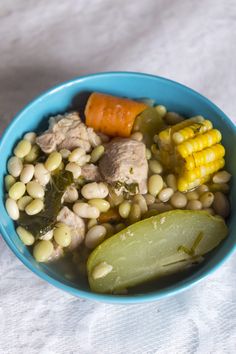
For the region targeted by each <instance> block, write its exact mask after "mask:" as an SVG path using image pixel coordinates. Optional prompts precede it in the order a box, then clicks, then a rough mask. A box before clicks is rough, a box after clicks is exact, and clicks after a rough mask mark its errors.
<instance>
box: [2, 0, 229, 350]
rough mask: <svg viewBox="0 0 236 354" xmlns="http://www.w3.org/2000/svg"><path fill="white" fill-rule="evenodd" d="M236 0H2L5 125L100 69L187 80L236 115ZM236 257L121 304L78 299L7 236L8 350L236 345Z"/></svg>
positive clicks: (5, 302)
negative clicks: (162, 295)
mask: <svg viewBox="0 0 236 354" xmlns="http://www.w3.org/2000/svg"><path fill="white" fill-rule="evenodd" d="M235 34H236V1H235V0H227V1H225V0H204V1H194V0H192V1H189V0H145V1H143V0H141V1H125V0H120V1H119V0H116V1H111V0H94V1H86V0H78V1H72V0H68V1H61V0H50V1H48V0H37V1H33V0H5V1H4V0H2V1H1V3H0V116H1V118H0V119H1V130H3V128H4V127H5V126H6V125H7V123H8V122H9V121H10V120H11V119H12V117H13V116H14V114H15V113H16V112H17V111H18V110H19V109H20V108H22V107H23V106H24V105H25V104H26V103H27V102H29V100H31V99H32V98H33V97H35V96H36V95H38V94H39V93H40V92H42V91H43V90H45V89H48V88H49V87H51V86H53V85H55V84H57V83H59V82H61V81H65V80H68V79H70V78H73V77H75V76H79V75H81V74H87V73H91V72H98V71H110V70H132V71H144V72H148V73H152V74H157V75H161V76H165V77H168V78H171V79H174V80H177V81H180V82H182V83H184V84H186V85H188V86H190V87H192V88H194V89H196V90H198V91H199V92H201V93H202V94H204V95H206V96H207V97H209V98H210V99H211V100H213V101H214V102H215V103H216V104H217V105H219V107H221V108H222V109H223V111H225V112H226V114H228V115H229V116H230V117H232V119H233V118H234V117H235V116H236V105H235V94H236V90H235V78H236V45H235V43H236V36H235ZM235 269H236V260H235V256H234V257H232V258H231V259H230V260H229V261H227V263H226V264H225V265H224V266H223V267H222V268H221V269H220V270H218V271H217V272H216V273H215V274H213V275H212V276H210V277H209V278H208V279H206V280H204V281H203V282H201V283H200V284H199V285H197V286H195V287H194V288H192V289H191V290H188V291H186V292H185V293H182V294H179V295H178V296H175V297H172V298H169V299H166V300H162V301H158V302H156V303H152V304H147V305H132V306H115V305H106V304H99V303H93V302H90V301H84V300H79V299H76V298H74V297H72V296H70V295H68V294H65V293H63V292H61V291H59V290H57V289H55V288H53V287H52V286H51V285H49V284H47V283H45V282H43V281H42V280H40V279H38V278H37V277H36V276H35V275H33V274H32V273H31V272H30V271H29V270H27V269H26V268H25V267H24V266H23V265H22V264H21V263H20V262H19V261H18V260H17V259H16V257H15V256H14V255H13V254H12V253H11V252H10V250H9V249H8V248H7V246H6V245H5V243H4V242H3V241H2V240H0V353H1V354H65V353H68V354H77V353H79V354H111V353H112V354H126V353H128V354H133V353H134V354H154V353H158V354H159V353H160V354H162V353H163V354H165V353H166V354H175V353H176V354H183V353H186V354H189V353H190V354H193V353H198V354H211V353H212V354H226V353H227V354H228V353H229V354H231V353H235V352H236V287H235V284H236V270H235Z"/></svg>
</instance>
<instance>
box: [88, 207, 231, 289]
mask: <svg viewBox="0 0 236 354" xmlns="http://www.w3.org/2000/svg"><path fill="white" fill-rule="evenodd" d="M227 232H228V229H227V226H226V224H225V222H224V220H223V219H222V218H220V217H217V216H216V217H215V216H211V215H210V214H208V213H207V212H205V211H191V210H173V211H168V212H165V213H162V214H159V215H156V216H153V217H150V218H148V219H145V220H142V221H140V222H137V223H135V224H133V225H131V226H129V227H127V228H126V229H124V230H122V231H120V232H119V233H117V234H116V235H114V236H112V237H110V238H109V239H107V240H106V241H104V242H103V243H102V244H100V245H99V246H98V247H97V248H96V249H95V250H94V251H93V252H92V253H91V255H90V256H89V259H88V262H87V272H88V279H89V284H90V287H91V290H92V291H95V292H98V293H112V292H114V291H116V290H119V289H124V288H130V287H133V286H136V285H139V284H143V283H145V282H147V281H150V280H153V279H158V278H160V277H163V276H164V275H169V274H174V273H177V272H180V271H182V270H183V269H185V268H186V267H187V266H190V265H191V264H193V263H195V262H196V261H197V262H198V261H199V258H201V256H203V255H205V254H206V253H208V252H210V251H211V250H213V249H214V248H215V247H217V246H218V245H219V243H220V242H221V241H222V240H223V239H224V238H225V237H226V236H227ZM104 265H105V267H104ZM106 267H107V269H106ZM100 268H101V270H102V271H100ZM98 274H100V275H99V276H98ZM94 275H95V276H94Z"/></svg>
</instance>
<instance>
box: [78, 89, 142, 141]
mask: <svg viewBox="0 0 236 354" xmlns="http://www.w3.org/2000/svg"><path fill="white" fill-rule="evenodd" d="M147 107H148V106H147V105H146V104H144V103H142V102H136V101H132V100H129V99H126V98H121V97H115V96H110V95H105V94H103V93H99V92H94V93H92V94H91V95H90V97H89V99H88V102H87V104H86V107H85V118H86V125H87V126H88V127H92V128H93V129H94V130H95V131H97V132H101V133H104V134H107V135H109V136H120V137H124V138H127V137H129V136H130V134H131V131H132V127H133V124H134V120H135V118H136V117H137V115H139V114H140V113H141V112H143V111H144V110H145V109H146V108H147Z"/></svg>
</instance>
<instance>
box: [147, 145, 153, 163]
mask: <svg viewBox="0 0 236 354" xmlns="http://www.w3.org/2000/svg"><path fill="white" fill-rule="evenodd" d="M151 158H152V153H151V150H150V149H148V148H146V159H147V160H150V159H151Z"/></svg>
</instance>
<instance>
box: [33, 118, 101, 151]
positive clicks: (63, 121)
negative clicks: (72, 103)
mask: <svg viewBox="0 0 236 354" xmlns="http://www.w3.org/2000/svg"><path fill="white" fill-rule="evenodd" d="M36 143H37V144H38V145H39V147H40V148H41V150H42V151H43V152H45V153H47V154H49V153H51V152H52V151H55V150H60V149H68V150H70V151H71V150H73V149H75V148H76V147H81V148H82V149H84V150H85V151H86V152H88V151H90V150H91V149H92V147H95V146H97V145H99V144H101V138H100V137H99V136H98V135H97V134H96V133H95V132H94V130H93V129H92V128H87V127H86V125H85V124H84V123H83V122H82V121H81V119H80V117H79V115H78V113H77V112H72V113H66V114H65V115H57V116H55V117H51V118H50V120H49V128H48V130H46V131H45V132H44V133H43V134H42V135H40V136H39V137H38V138H37V139H36Z"/></svg>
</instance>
